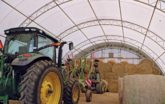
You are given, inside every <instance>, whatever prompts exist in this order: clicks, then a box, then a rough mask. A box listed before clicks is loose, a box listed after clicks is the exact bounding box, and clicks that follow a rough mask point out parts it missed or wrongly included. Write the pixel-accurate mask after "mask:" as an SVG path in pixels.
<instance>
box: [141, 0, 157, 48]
mask: <svg viewBox="0 0 165 104" xmlns="http://www.w3.org/2000/svg"><path fill="white" fill-rule="evenodd" d="M158 1H159V0H157V1H156V4H155V6H154V9H153V12H152V15H151V18H150V21H149V24H148V26H147V31H146V33H145V36H144V39H143V43H142V46H141V48H140V49H142V47H143V44H144V42H145V40H146V37H147V34H148V31H149V28H150V26H151V22H152V20H153V17H154V14H155V10H156V7H157V4H158Z"/></svg>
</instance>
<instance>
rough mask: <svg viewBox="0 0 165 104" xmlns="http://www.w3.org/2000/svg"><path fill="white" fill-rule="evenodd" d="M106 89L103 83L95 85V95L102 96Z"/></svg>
mask: <svg viewBox="0 0 165 104" xmlns="http://www.w3.org/2000/svg"><path fill="white" fill-rule="evenodd" d="M105 89H106V85H105V83H104V82H103V81H101V82H100V83H98V84H96V93H97V94H103V93H104V92H106V91H105Z"/></svg>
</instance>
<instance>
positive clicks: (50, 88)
mask: <svg viewBox="0 0 165 104" xmlns="http://www.w3.org/2000/svg"><path fill="white" fill-rule="evenodd" d="M5 34H6V40H5V45H4V47H3V49H2V47H0V48H1V49H0V50H1V55H0V104H13V102H14V104H62V103H64V104H78V101H79V97H80V87H79V83H78V81H77V80H75V79H73V78H70V79H67V78H65V77H67V75H66V74H65V71H63V70H65V69H63V67H62V52H63V49H62V48H63V46H64V44H69V49H70V50H71V49H72V48H73V43H72V42H69V43H68V42H59V41H58V40H57V39H55V38H53V37H51V36H50V35H48V34H46V33H45V32H44V31H42V30H40V29H38V28H35V27H18V28H12V29H8V30H5ZM57 55H58V56H57ZM64 93H65V94H64Z"/></svg>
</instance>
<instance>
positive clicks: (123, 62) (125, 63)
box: [120, 61, 128, 65]
mask: <svg viewBox="0 0 165 104" xmlns="http://www.w3.org/2000/svg"><path fill="white" fill-rule="evenodd" d="M120 63H121V64H124V65H127V64H128V62H127V61H121V62H120Z"/></svg>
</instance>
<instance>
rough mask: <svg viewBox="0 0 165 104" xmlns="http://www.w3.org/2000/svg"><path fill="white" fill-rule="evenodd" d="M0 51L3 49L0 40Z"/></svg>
mask: <svg viewBox="0 0 165 104" xmlns="http://www.w3.org/2000/svg"><path fill="white" fill-rule="evenodd" d="M0 49H1V50H2V49H3V44H2V41H1V40H0Z"/></svg>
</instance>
